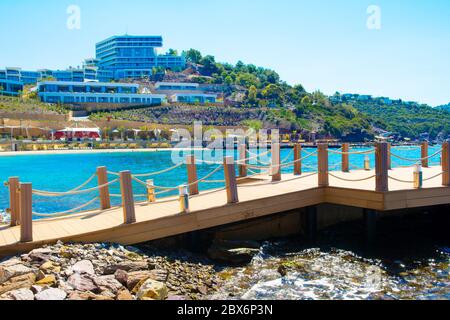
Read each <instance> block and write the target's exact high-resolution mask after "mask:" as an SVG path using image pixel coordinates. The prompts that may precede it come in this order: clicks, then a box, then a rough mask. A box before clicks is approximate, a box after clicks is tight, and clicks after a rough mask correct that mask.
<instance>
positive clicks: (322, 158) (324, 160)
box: [317, 143, 329, 187]
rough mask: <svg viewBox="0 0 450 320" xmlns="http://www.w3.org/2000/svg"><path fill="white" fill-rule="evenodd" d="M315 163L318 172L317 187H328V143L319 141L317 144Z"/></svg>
mask: <svg viewBox="0 0 450 320" xmlns="http://www.w3.org/2000/svg"><path fill="white" fill-rule="evenodd" d="M317 157H318V159H317V165H318V173H319V187H328V185H329V177H328V145H327V144H325V143H319V144H318V145H317Z"/></svg>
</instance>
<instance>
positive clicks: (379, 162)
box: [375, 142, 389, 192]
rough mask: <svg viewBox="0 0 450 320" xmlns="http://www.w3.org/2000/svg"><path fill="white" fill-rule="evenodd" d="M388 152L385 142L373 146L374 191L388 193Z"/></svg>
mask: <svg viewBox="0 0 450 320" xmlns="http://www.w3.org/2000/svg"><path fill="white" fill-rule="evenodd" d="M388 170H389V151H388V144H387V143H386V142H381V143H377V144H376V146H375V181H376V182H375V191H377V192H387V191H389V181H388V179H389V176H388V175H389V172H388Z"/></svg>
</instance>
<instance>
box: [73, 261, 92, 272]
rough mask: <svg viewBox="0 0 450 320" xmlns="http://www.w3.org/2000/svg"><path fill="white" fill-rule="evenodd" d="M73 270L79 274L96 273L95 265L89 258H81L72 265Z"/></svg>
mask: <svg viewBox="0 0 450 320" xmlns="http://www.w3.org/2000/svg"><path fill="white" fill-rule="evenodd" d="M72 271H74V272H76V273H79V274H83V273H86V274H95V271H94V265H93V264H92V262H91V261H89V260H81V261H79V262H77V263H75V264H74V265H73V266H72Z"/></svg>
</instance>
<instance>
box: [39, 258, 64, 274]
mask: <svg viewBox="0 0 450 320" xmlns="http://www.w3.org/2000/svg"><path fill="white" fill-rule="evenodd" d="M39 269H40V270H41V271H43V272H45V273H51V272H54V273H59V272H60V271H61V267H60V266H59V265H57V264H55V263H54V262H52V261H47V262H44V263H43V264H42V265H41V266H40V267H39Z"/></svg>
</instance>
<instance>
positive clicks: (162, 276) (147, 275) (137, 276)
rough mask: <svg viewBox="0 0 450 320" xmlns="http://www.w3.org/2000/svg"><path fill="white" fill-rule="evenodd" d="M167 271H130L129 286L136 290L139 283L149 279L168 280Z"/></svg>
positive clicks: (130, 288) (129, 288)
mask: <svg viewBox="0 0 450 320" xmlns="http://www.w3.org/2000/svg"><path fill="white" fill-rule="evenodd" d="M167 276H168V274H167V272H166V271H165V270H151V271H134V272H129V273H128V280H127V288H128V290H133V291H135V292H136V291H137V290H134V289H135V287H136V285H137V284H138V283H141V284H142V283H143V282H145V280H147V279H152V280H155V281H159V282H166V281H167Z"/></svg>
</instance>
